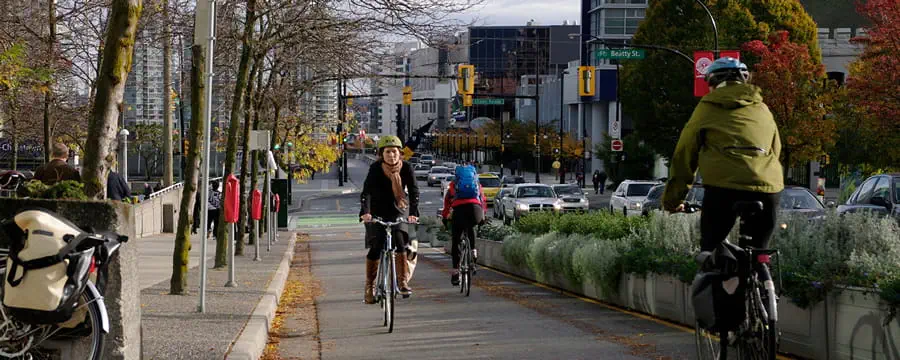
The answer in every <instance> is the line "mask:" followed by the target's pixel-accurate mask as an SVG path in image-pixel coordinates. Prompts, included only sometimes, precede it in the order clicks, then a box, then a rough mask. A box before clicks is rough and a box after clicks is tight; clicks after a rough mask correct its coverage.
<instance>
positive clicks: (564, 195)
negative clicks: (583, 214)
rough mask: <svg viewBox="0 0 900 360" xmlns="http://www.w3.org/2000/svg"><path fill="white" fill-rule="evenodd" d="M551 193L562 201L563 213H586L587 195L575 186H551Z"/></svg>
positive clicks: (588, 206)
mask: <svg viewBox="0 0 900 360" xmlns="http://www.w3.org/2000/svg"><path fill="white" fill-rule="evenodd" d="M553 191H554V192H556V196H557V197H559V199H560V200H562V211H563V212H571V211H588V209H590V203H589V202H588V198H587V195H585V194H584V191H583V190H581V187H580V186H578V185H577V184H559V185H553Z"/></svg>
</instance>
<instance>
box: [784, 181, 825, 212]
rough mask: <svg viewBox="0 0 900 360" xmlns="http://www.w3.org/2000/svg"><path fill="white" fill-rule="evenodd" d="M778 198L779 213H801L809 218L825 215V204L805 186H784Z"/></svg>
mask: <svg viewBox="0 0 900 360" xmlns="http://www.w3.org/2000/svg"><path fill="white" fill-rule="evenodd" d="M779 200H780V201H779V203H778V208H779V213H787V214H802V215H806V216H807V217H808V218H810V219H822V218H824V217H825V205H822V202H821V201H819V198H818V197H816V195H815V194H813V192H812V191H809V189H807V188H805V187H802V186H786V187H785V188H784V191H782V192H781V196H780V199H779Z"/></svg>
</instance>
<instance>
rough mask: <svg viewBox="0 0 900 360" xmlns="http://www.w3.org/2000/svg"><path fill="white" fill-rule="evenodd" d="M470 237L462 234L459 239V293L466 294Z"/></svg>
mask: <svg viewBox="0 0 900 360" xmlns="http://www.w3.org/2000/svg"><path fill="white" fill-rule="evenodd" d="M468 241H469V240H468V239H467V237H466V235H465V234H464V235H462V236H461V237H460V241H459V293H460V294H464V293H465V292H466V283H467V282H468V281H469V272H468V266H469V261H468V257H469V250H468V249H469V247H468V246H466V245H467V244H468Z"/></svg>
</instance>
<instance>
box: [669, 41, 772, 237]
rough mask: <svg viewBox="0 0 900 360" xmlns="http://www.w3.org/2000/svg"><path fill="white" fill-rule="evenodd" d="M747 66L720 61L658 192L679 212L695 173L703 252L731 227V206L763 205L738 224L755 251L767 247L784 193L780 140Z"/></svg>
mask: <svg viewBox="0 0 900 360" xmlns="http://www.w3.org/2000/svg"><path fill="white" fill-rule="evenodd" d="M749 80H750V72H749V71H748V70H747V65H744V64H743V63H741V62H740V61H738V60H737V59H734V58H731V57H723V58H720V59H718V60H716V61H715V62H713V64H712V65H710V67H709V69H708V70H707V74H706V81H707V82H708V83H709V87H710V90H711V91H710V93H709V94H707V95H706V96H704V97H703V99H702V100H700V104H699V105H697V108H696V109H695V110H694V113H693V115H691V119H690V120H688V122H687V124H686V125H685V126H684V129H683V130H682V131H681V137H680V138H679V140H678V145H677V146H676V147H675V154H674V155H673V156H672V161H671V167H670V169H669V174H670V177H669V180H668V183H667V184H666V190H665V192H664V193H663V206H664V207H665V209H666V210H667V211H682V210H684V204H683V202H684V197H685V195H686V194H687V192H688V190H689V189H690V186H691V184H693V182H694V173H695V172H696V171H697V170H698V168H699V171H700V176H701V177H702V179H703V187H704V189H705V190H704V191H705V195H704V198H703V212H702V214H701V217H700V231H701V244H700V248H701V251H712V250H713V249H715V248H716V246H717V245H718V244H719V243H721V242H722V241H724V240H725V237H726V236H728V233H729V232H730V231H731V228H732V227H733V226H734V222H735V219H736V218H737V214H736V213H735V211H734V209H732V206H733V204H734V203H735V202H736V201H760V202H762V204H763V209H762V211H761V212H759V213H756V214H753V215H752V216H749V217H748V218H746V219H743V220H744V221H745V224H746V227H745V228H746V229H747V233H748V235H750V236H751V237H752V238H753V241H754V244H751V245H753V246H755V247H757V248H766V247H767V244H768V241H769V237H770V236H771V235H772V231H773V230H774V229H775V215H776V209H778V200H779V195H778V193H779V192H781V190H782V189H784V182H783V178H782V176H783V174H782V168H781V162H780V161H779V156H780V155H781V139H780V138H779V135H778V126H777V125H776V124H775V120H774V119H773V118H772V113H771V112H769V108H768V107H767V106H766V104H764V103H763V98H762V95H760V90H759V88H758V87H756V86H754V85H751V84H750V83H749Z"/></svg>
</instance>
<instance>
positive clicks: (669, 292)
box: [651, 274, 693, 324]
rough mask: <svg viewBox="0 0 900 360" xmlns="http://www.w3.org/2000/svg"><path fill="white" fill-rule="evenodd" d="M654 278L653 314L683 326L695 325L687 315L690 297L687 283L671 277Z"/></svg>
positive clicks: (655, 275) (655, 276) (657, 276)
mask: <svg viewBox="0 0 900 360" xmlns="http://www.w3.org/2000/svg"><path fill="white" fill-rule="evenodd" d="M653 278H654V280H655V281H654V282H653V306H652V307H651V309H652V311H653V314H654V315H656V316H659V317H661V318H663V319H666V320H670V321H674V322H677V323H681V324H687V323H693V318H688V317H687V314H686V312H687V309H686V308H687V302H688V301H689V296H687V292H686V290H688V289H687V288H686V287H685V283H683V282H681V280H678V278H675V277H673V276H671V275H659V274H653ZM688 320H690V321H688Z"/></svg>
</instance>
